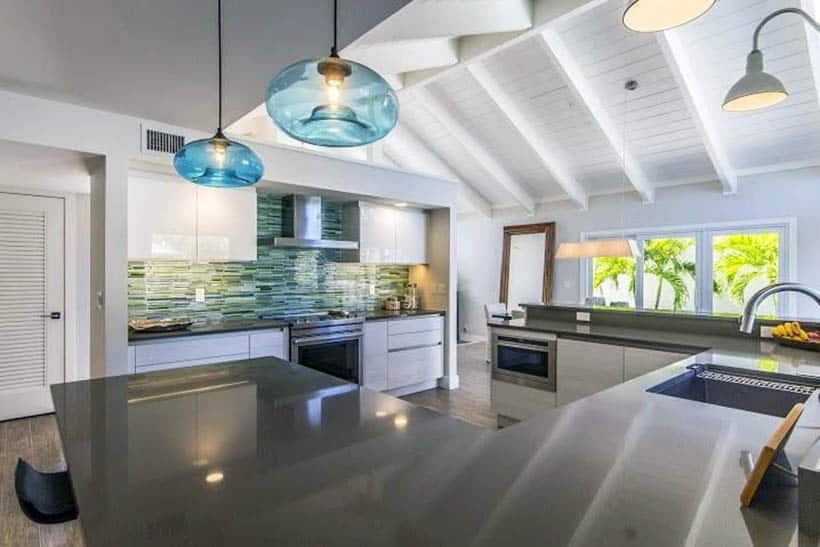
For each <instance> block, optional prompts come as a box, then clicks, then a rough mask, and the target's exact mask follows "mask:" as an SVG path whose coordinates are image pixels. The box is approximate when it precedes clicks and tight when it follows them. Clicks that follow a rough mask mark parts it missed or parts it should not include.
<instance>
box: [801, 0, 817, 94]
mask: <svg viewBox="0 0 820 547" xmlns="http://www.w3.org/2000/svg"><path fill="white" fill-rule="evenodd" d="M818 4H820V0H801V2H800V7H802V8H803V10H804V11H805V12H806V13H808V14H809V15H811V16H812V17H814V19H815V20H818V19H820V5H818ZM803 28H804V29H806V41H807V42H808V48H809V61H810V62H811V70H812V74H813V75H814V89H815V91H816V92H817V102H818V104H820V32H817V31H816V30H815V29H814V28H812V27H811V26H810V25H809V24H808V23H807V22H805V21H804V22H803Z"/></svg>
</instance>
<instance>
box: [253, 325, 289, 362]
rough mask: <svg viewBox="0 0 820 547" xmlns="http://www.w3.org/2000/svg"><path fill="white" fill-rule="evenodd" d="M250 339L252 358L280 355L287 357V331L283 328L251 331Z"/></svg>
mask: <svg viewBox="0 0 820 547" xmlns="http://www.w3.org/2000/svg"><path fill="white" fill-rule="evenodd" d="M250 339H251V342H250V355H251V359H254V358H256V357H278V358H280V359H286V356H285V333H284V332H283V331H282V330H263V331H258V332H251V333H250Z"/></svg>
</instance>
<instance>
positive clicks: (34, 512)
mask: <svg viewBox="0 0 820 547" xmlns="http://www.w3.org/2000/svg"><path fill="white" fill-rule="evenodd" d="M14 490H15V491H16V492H17V501H18V502H20V509H22V510H23V513H25V514H26V516H27V517H28V518H30V519H31V520H33V521H34V522H37V523H39V524H57V523H60V522H68V521H70V520H74V519H76V518H77V502H76V501H74V492H73V491H72V490H71V479H70V478H69V476H68V471H58V472H56V473H41V472H40V471H37V470H36V469H34V468H33V467H32V466H31V465H29V463H28V462H25V461H23V459H22V458H19V459H18V460H17V469H15V471H14Z"/></svg>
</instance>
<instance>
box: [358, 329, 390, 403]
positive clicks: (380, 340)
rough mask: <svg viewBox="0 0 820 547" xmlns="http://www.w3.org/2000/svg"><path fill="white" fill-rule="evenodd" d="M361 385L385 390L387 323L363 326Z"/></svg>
mask: <svg viewBox="0 0 820 547" xmlns="http://www.w3.org/2000/svg"><path fill="white" fill-rule="evenodd" d="M363 349H364V360H363V361H362V385H364V387H366V388H368V389H374V390H376V391H383V390H385V389H387V321H369V322H367V323H365V324H364V348H363Z"/></svg>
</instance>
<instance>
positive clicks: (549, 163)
mask: <svg viewBox="0 0 820 547" xmlns="http://www.w3.org/2000/svg"><path fill="white" fill-rule="evenodd" d="M467 70H469V71H470V74H472V75H473V78H474V79H475V80H476V82H478V84H479V85H480V86H481V87H482V88H483V89H484V91H485V92H486V93H487V95H489V97H490V99H492V101H493V102H494V103H495V105H496V106H497V107H498V109H499V110H500V111H501V112H502V113H503V114H504V116H506V117H507V119H508V120H509V121H510V123H511V125H512V126H513V127H515V129H516V130H517V131H518V134H519V135H521V138H522V139H523V140H524V142H525V143H527V146H529V147H530V149H531V150H532V151H533V152H534V153H535V155H536V156H537V157H538V159H539V160H540V161H541V165H542V166H543V167H544V169H546V171H547V172H548V173H549V174H550V176H552V178H553V179H555V181H556V182H557V183H558V184H559V186H561V188H562V189H563V190H564V192H566V193H567V195H568V196H569V198H570V199H571V200H572V201H574V202H575V203H576V204H577V205H578V206H579V207H580V208H581V209H586V208H587V206H588V197H587V193H586V191H585V190H584V188H583V187H582V186H581V184H580V183H579V182H578V181H577V180H575V177H573V176H572V172H571V171H570V169H569V166H568V165H567V163H566V161H565V160H564V158H562V157H561V156H560V152H557V150H560V147H559V146H558V145H557V144H556V143H555V142H552V141H551V139H548V138H547V137H545V136H543V135H542V134H541V132H540V131H538V130H536V129H535V127H533V125H532V123H531V122H530V120H529V119H528V118H527V116H526V115H525V114H524V113H523V112H522V111H521V109H520V108H519V107H518V105H517V104H516V103H515V100H514V99H513V98H512V97H510V95H509V93H507V92H506V91H505V90H504V89H503V88H502V87H501V86H500V85H499V84H498V82H497V81H496V80H495V78H493V76H492V74H490V72H489V71H488V70H487V68H486V67H485V66H484V65H483V64H481V63H473V64H471V65H470V66H469V67H468V68H467Z"/></svg>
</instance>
